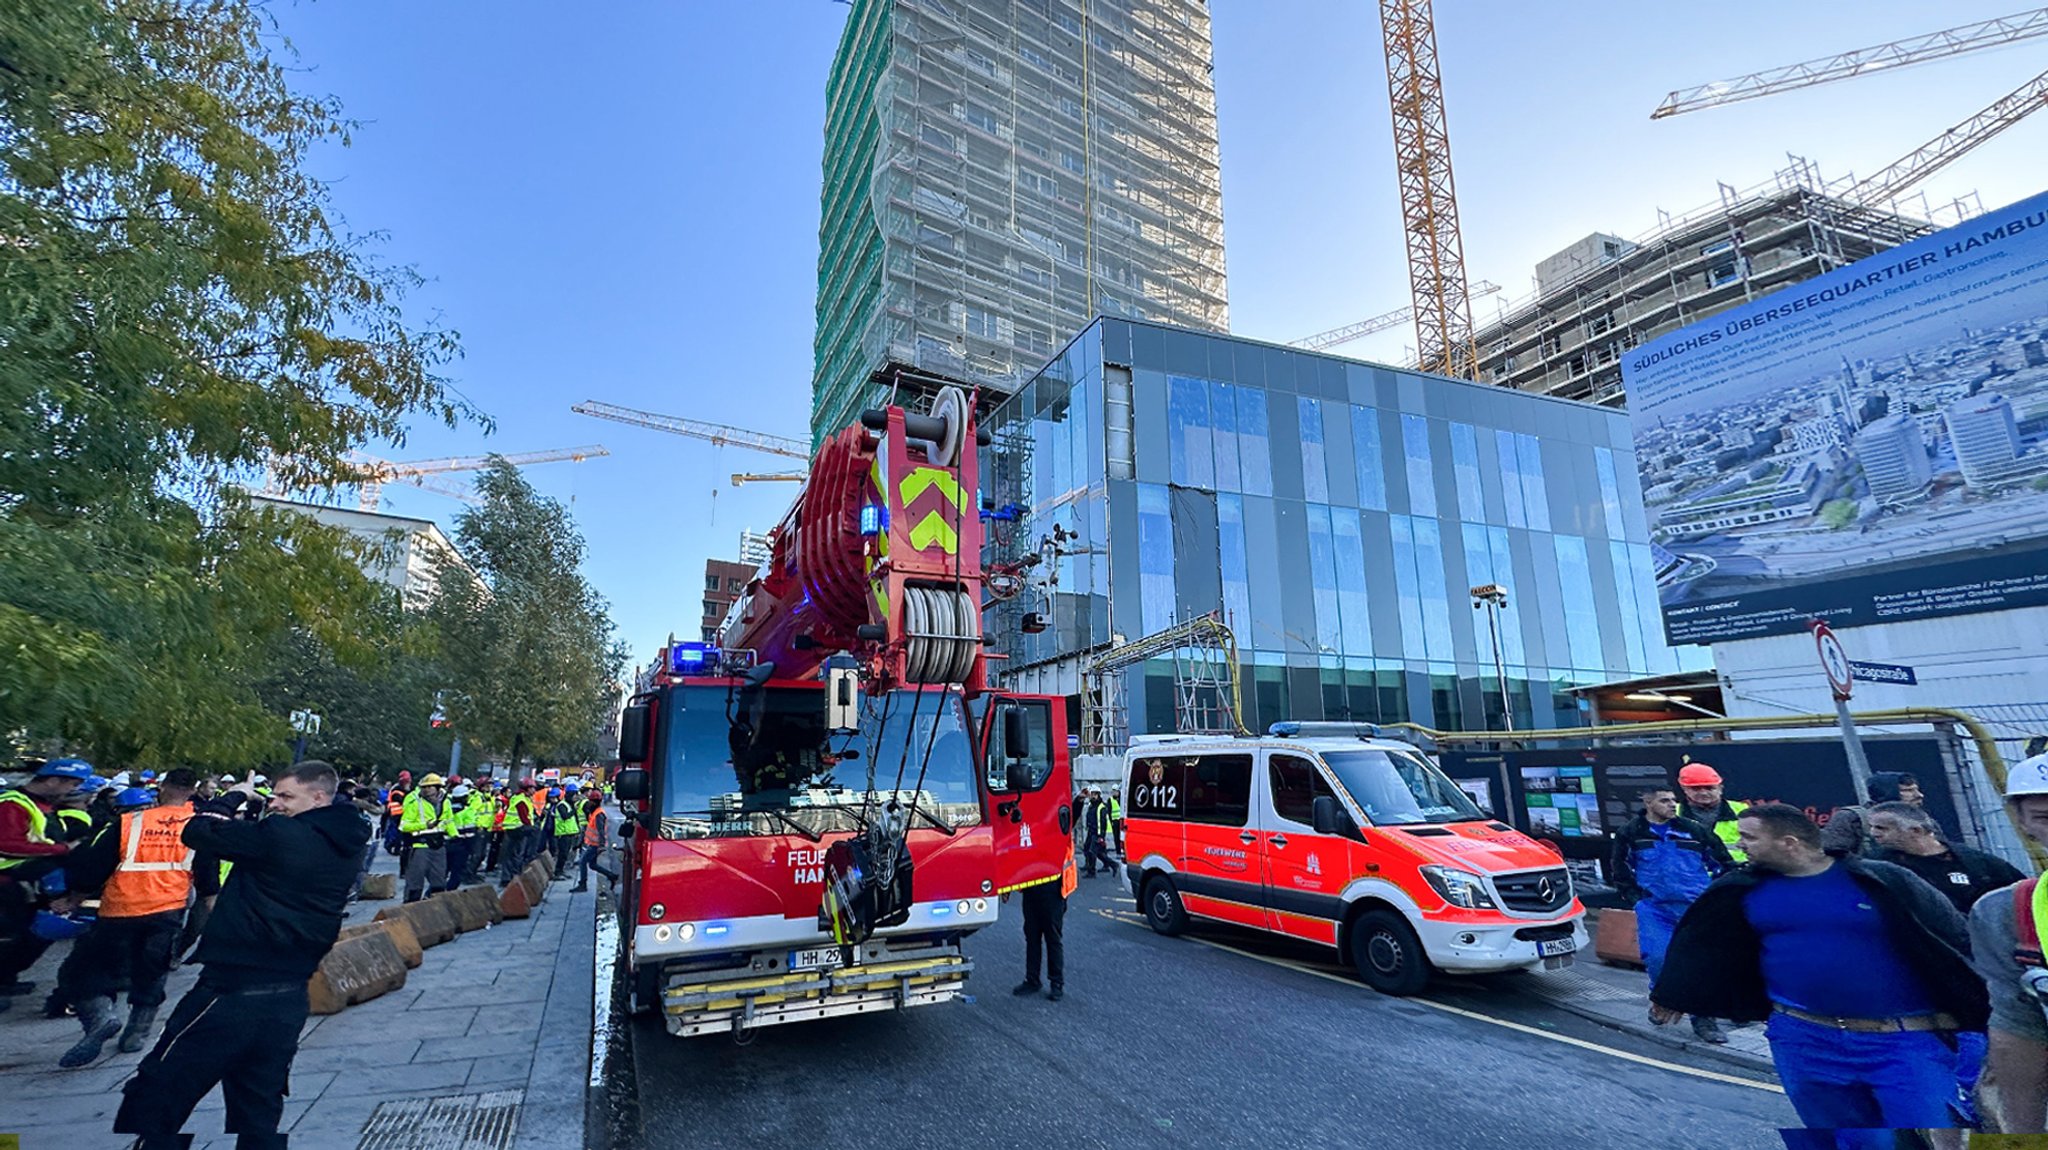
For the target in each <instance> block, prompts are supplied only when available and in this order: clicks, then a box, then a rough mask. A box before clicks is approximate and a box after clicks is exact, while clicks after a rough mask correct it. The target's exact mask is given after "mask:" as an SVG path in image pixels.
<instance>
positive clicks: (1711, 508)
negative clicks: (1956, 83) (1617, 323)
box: [1622, 194, 2048, 643]
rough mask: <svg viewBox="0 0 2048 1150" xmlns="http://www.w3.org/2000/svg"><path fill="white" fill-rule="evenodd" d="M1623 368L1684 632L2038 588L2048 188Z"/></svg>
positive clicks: (1780, 295) (2047, 518)
mask: <svg viewBox="0 0 2048 1150" xmlns="http://www.w3.org/2000/svg"><path fill="white" fill-rule="evenodd" d="M1703 254H1704V253H1703ZM1622 370H1623V379H1624V382H1625V384H1626V386H1627V390H1628V406H1629V411H1630V415H1631V419H1632V421H1633V426H1634V430H1635V437H1636V461H1637V466H1638V469H1639V470H1640V472H1641V475H1642V482H1643V503H1644V508H1645V510H1646V512H1647V514H1648V516H1649V521H1650V529H1651V538H1652V540H1653V541H1654V547H1653V552H1654V554H1655V556H1656V562H1657V587H1658V593H1659V596H1660V598H1661V599H1662V601H1663V605H1664V627H1665V632H1666V634H1667V635H1668V636H1669V637H1670V640H1671V641H1672V642H1673V643H1698V642H1708V641H1713V640H1722V639H1740V638H1750V637H1755V636H1760V635H1772V634H1782V633H1788V632H1794V631H1799V630H1803V629H1805V627H1806V626H1807V622H1808V620H1809V619H1812V618H1814V617H1824V618H1826V619H1827V620H1828V621H1829V622H1830V623H1831V624H1832V625H1833V626H1836V627H1844V626H1856V625H1859V624H1868V623H1876V622H1882V621H1889V620H1907V619H1925V618H1933V617H1936V616H1940V615H1954V614H1963V613H1968V612H1977V611H1993V610H2000V609H2004V608H2009V607H2022V606H2030V605H2035V604H2042V603H2048V194H2043V195H2039V196H2035V197H2032V198H2030V199H2027V200H2022V201H2021V202H2019V203H2016V204H2013V205H2011V206H2009V207H2006V208H2002V209H1999V210H1997V211H1993V212H1988V213H1986V214H1985V215H1983V216H1981V217H1979V218H1978V219H1975V220H1972V221H1970V222H1968V223H1965V224H1961V225H1959V226H1957V227H1954V228H1950V229H1948V230H1946V231H1942V232H1937V233H1934V234H1932V235H1929V236H1925V237H1922V238H1921V239H1918V240H1915V241H1913V242H1911V243H1908V244H1903V245H1900V246H1899V247H1896V248H1892V249H1890V250H1889V251H1885V252H1881V253H1879V254H1877V255H1875V256H1872V257H1870V258H1869V259H1865V260H1860V261H1858V262H1856V263H1853V264H1848V265H1846V266H1843V267H1841V268H1837V269H1835V270H1834V271H1831V272H1828V273H1826V274H1825V275H1821V276H1818V277H1816V278H1814V279H1810V280H1807V281H1805V282H1803V283H1799V284H1796V285H1794V286H1792V287H1789V288H1786V289H1784V290H1782V291H1778V292H1774V293H1772V294H1771V295H1767V296H1762V297H1759V298H1758V299H1756V300H1753V301H1751V302H1749V303H1746V304H1743V305H1742V306H1740V307H1736V308H1733V309H1730V310H1728V311H1725V312H1721V313H1719V314H1717V315H1715V316H1713V317H1712V318H1711V319H1707V320H1702V321H1701V322H1699V323H1695V324H1692V325H1690V326H1687V327H1684V328H1680V329H1679V330H1677V331H1674V332H1672V333H1670V334H1669V335H1666V336H1664V337H1662V338H1661V339H1657V340H1654V341H1652V342H1650V343H1646V344H1644V345H1642V346H1641V347H1637V348H1635V349H1633V350H1631V351H1630V352H1629V353H1628V355H1627V358H1626V359H1625V360H1624V361H1623V364H1622Z"/></svg>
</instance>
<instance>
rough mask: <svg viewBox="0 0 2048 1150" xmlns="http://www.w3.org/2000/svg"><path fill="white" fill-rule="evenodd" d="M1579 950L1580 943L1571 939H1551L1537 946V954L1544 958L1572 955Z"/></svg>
mask: <svg viewBox="0 0 2048 1150" xmlns="http://www.w3.org/2000/svg"><path fill="white" fill-rule="evenodd" d="M1577 949H1579V944H1578V942H1577V941H1575V940H1573V939H1569V938H1550V939H1545V940H1543V941H1542V942H1539V943H1537V944H1536V953H1537V954H1539V955H1541V956H1543V957H1544V958H1550V957H1553V956H1555V955H1560V954H1570V953H1571V952H1573V951H1575V950H1577Z"/></svg>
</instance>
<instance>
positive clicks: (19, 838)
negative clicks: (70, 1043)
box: [0, 759, 92, 1009]
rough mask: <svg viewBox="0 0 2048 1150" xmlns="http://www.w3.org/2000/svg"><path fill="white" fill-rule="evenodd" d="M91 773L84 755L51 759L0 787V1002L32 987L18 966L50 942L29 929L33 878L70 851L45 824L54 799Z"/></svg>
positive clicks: (53, 866)
mask: <svg viewBox="0 0 2048 1150" xmlns="http://www.w3.org/2000/svg"><path fill="white" fill-rule="evenodd" d="M91 777H92V764H91V763H88V762H86V761H85V760H84V759H52V760H50V761H49V762H47V763H44V764H43V765H42V766H41V767H39V768H37V769H36V773H35V776H34V777H33V778H31V779H29V781H27V782H25V783H23V784H22V785H21V786H19V787H16V788H14V789H13V790H10V791H6V792H0V1002H6V1001H7V998H6V996H12V995H17V994H27V993H29V992H30V991H32V990H34V989H35V984H34V983H32V982H23V981H21V972H22V971H24V970H27V969H28V968H29V967H31V966H34V965H35V961H36V959H38V958H41V957H42V956H43V951H45V950H47V949H49V946H50V940H48V939H46V938H40V937H37V936H36V935H35V934H33V933H31V932H30V930H29V926H30V924H32V923H33V922H34V921H35V917H36V906H37V903H38V902H39V901H40V900H41V895H40V894H39V893H38V892H37V889H36V881H37V880H38V879H41V878H42V877H43V876H44V875H47V874H49V873H50V872H52V871H54V870H56V869H57V866H58V864H59V863H60V862H62V861H63V858H64V856H65V855H66V854H68V853H70V851H71V844H69V843H67V842H65V841H64V838H63V835H62V834H61V833H58V828H57V827H55V826H52V825H51V824H52V823H54V822H55V821H56V818H57V816H56V810H57V800H58V798H59V797H60V796H63V795H67V794H69V793H71V792H72V791H74V790H76V789H77V788H78V784H80V783H82V782H84V781H85V780H86V779H89V778H91ZM8 1005H12V1003H8ZM0 1009H4V1007H0Z"/></svg>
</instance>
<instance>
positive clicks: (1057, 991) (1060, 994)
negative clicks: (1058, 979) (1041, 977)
mask: <svg viewBox="0 0 2048 1150" xmlns="http://www.w3.org/2000/svg"><path fill="white" fill-rule="evenodd" d="M1066 996H1067V988H1066V987H1064V986H1055V987H1053V988H1052V990H1051V991H1049V992H1048V993H1047V994H1046V996H1045V1000H1046V1001H1047V1002H1058V1001H1059V1000H1060V999H1062V998H1065V997H1066Z"/></svg>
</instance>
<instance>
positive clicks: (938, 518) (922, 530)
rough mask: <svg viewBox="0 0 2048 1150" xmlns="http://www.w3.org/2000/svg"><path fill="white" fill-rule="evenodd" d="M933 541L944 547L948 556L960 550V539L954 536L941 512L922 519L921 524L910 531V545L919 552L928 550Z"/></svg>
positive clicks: (943, 513) (950, 526) (935, 512)
mask: <svg viewBox="0 0 2048 1150" xmlns="http://www.w3.org/2000/svg"><path fill="white" fill-rule="evenodd" d="M935 539H936V540H937V541H938V542H939V544H940V545H941V546H943V547H945V549H946V554H948V555H952V554H955V553H957V552H958V551H959V550H960V537H959V536H958V535H956V534H954V532H953V528H952V525H951V524H948V523H947V522H946V515H945V512H943V511H934V512H932V513H931V514H930V515H927V516H925V517H924V521H923V522H921V523H919V524H918V525H917V526H915V527H913V528H911V529H910V545H911V546H912V547H913V548H916V549H917V550H919V551H923V550H926V549H927V548H929V547H930V546H931V545H932V541H933V540H935Z"/></svg>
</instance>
